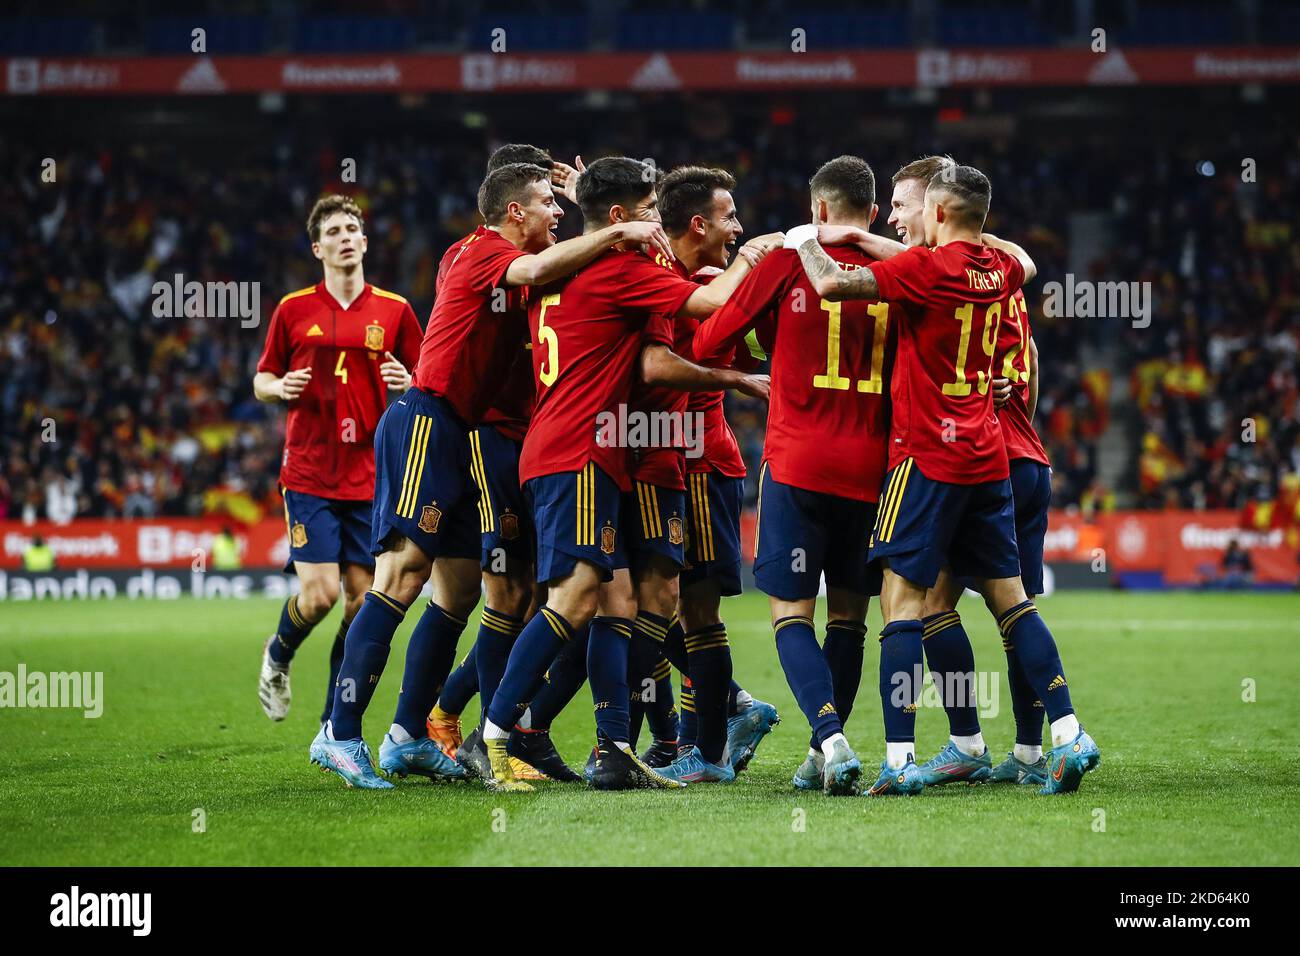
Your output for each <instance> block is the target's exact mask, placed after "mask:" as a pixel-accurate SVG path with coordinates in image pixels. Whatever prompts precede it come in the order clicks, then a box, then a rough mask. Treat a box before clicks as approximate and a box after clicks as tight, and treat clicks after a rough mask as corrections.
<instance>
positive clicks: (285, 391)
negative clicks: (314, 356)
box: [277, 365, 311, 402]
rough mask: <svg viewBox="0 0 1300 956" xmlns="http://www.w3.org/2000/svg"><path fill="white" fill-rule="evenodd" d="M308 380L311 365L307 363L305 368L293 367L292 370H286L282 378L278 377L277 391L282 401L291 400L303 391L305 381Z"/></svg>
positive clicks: (305, 385) (309, 379)
mask: <svg viewBox="0 0 1300 956" xmlns="http://www.w3.org/2000/svg"><path fill="white" fill-rule="evenodd" d="M310 381H311V366H310V365H308V366H306V367H305V368H299V369H294V370H293V371H292V372H287V373H286V374H285V376H284V378H282V379H280V387H279V388H278V389H277V391H278V392H279V394H280V398H281V399H282V400H283V401H286V402H292V401H294V400H295V399H296V398H297V397H298V396H299V395H301V394H302V393H303V390H304V389H305V388H306V387H307V383H308V382H310Z"/></svg>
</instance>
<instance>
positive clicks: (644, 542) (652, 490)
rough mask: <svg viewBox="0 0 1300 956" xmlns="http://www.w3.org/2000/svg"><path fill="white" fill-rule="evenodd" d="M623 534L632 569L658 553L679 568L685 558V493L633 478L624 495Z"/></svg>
mask: <svg viewBox="0 0 1300 956" xmlns="http://www.w3.org/2000/svg"><path fill="white" fill-rule="evenodd" d="M622 519H623V521H622V527H623V533H624V535H625V536H626V544H625V547H626V548H627V556H628V563H629V565H630V566H631V568H632V569H633V570H635V569H636V568H637V567H639V565H640V562H642V561H644V560H645V559H646V557H647V556H649V555H652V554H657V555H660V556H662V557H665V558H667V559H668V560H669V561H671V562H672V563H673V564H675V565H676V566H677V567H678V568H681V566H682V565H683V564H684V563H685V561H686V492H684V491H678V490H677V489H675V488H662V487H660V486H659V485H652V484H649V483H647V482H644V481H633V482H632V490H631V491H629V492H625V493H624V495H623V514H622Z"/></svg>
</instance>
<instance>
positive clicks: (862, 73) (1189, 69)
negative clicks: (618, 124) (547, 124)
mask: <svg viewBox="0 0 1300 956" xmlns="http://www.w3.org/2000/svg"><path fill="white" fill-rule="evenodd" d="M1296 82H1300V48H1296V47H1206V48H1197V47H1179V48H1163V47H1162V48H1137V47H1135V48H1131V49H1118V48H1115V47H1113V46H1112V47H1111V48H1110V49H1109V51H1108V52H1106V53H1093V52H1092V50H1091V49H1088V48H1071V49H1042V48H1036V49H996V50H966V49H953V50H948V49H929V50H871V51H848V50H846V51H843V52H829V53H783V52H767V53H740V52H735V51H725V52H709V53H657V52H648V51H647V52H636V51H628V52H623V53H540V54H530V53H466V54H448V53H436V54H435V53H410V54H394V55H387V54H340V55H322V54H313V55H307V56H284V55H275V56H220V55H211V56H210V55H207V54H198V55H194V56H174V57H165V56H164V57H94V56H87V57H12V58H9V59H0V83H2V84H3V86H2V87H0V89H2V90H3V92H4V93H6V94H9V95H15V96H69V95H73V96H86V95H138V94H155V95H185V96H189V95H199V96H201V95H212V94H222V93H271V92H276V93H296V92H302V93H426V92H429V93H432V92H443V93H446V92H470V93H474V92H484V93H491V92H498V93H500V92H516V93H518V92H549V91H556V90H629V91H633V92H655V91H665V90H669V91H671V90H738V91H743V90H798V89H819V90H820V89H829V88H836V87H839V88H856V89H867V88H876V89H879V88H886V87H913V86H921V87H948V86H1135V85H1142V84H1147V85H1200V84H1242V83H1265V84H1270V83H1296Z"/></svg>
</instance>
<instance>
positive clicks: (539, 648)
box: [479, 606, 573, 730]
mask: <svg viewBox="0 0 1300 956" xmlns="http://www.w3.org/2000/svg"><path fill="white" fill-rule="evenodd" d="M572 639H573V629H572V628H571V627H569V622H568V621H566V620H565V619H564V618H563V617H561V616H560V614H559V613H557V612H556V611H553V610H551V609H550V608H549V607H546V606H543V607H541V608H539V609H538V611H537V613H536V614H535V615H533V619H532V620H531V621H529V622H528V624H527V625H526V626H525V627H524V629H523V631H522V632H521V633H520V635H519V637H518V638H517V639H516V640H515V646H514V647H513V648H512V649H511V651H510V659H509V660H508V661H506V669H505V673H504V674H503V675H502V676H501V681H500V683H499V684H498V686H497V690H496V693H495V694H494V695H493V696H492V704H491V706H490V707H488V708H485V709H484V713H486V714H487V716H488V720H490V721H492V723H494V724H496V725H497V726H498V727H500V728H501V729H502V730H509V729H510V728H511V727H513V726H514V725H515V715H516V714H517V713H518V708H519V705H520V704H522V703H526V702H527V701H530V700H532V699H533V697H534V696H535V695H536V694H537V690H538V688H540V687H541V685H542V675H543V674H545V673H546V669H547V668H548V667H550V666H551V662H552V661H553V660H555V655H556V654H558V653H559V652H560V649H561V648H562V647H563V646H564V644H565V643H566V642H568V641H571V640H572ZM483 656H484V655H483V649H482V648H479V667H480V668H482V666H483ZM482 694H483V689H482V687H480V688H479V695H480V696H482Z"/></svg>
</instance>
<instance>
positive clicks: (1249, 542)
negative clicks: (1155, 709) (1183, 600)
mask: <svg viewBox="0 0 1300 956" xmlns="http://www.w3.org/2000/svg"><path fill="white" fill-rule="evenodd" d="M222 526H223V525H222V522H220V521H217V520H212V519H205V518H166V519H156V520H143V519H141V520H134V521H100V520H94V519H83V520H77V521H74V522H72V523H71V524H66V525H55V524H51V523H49V522H37V523H36V524H33V525H25V524H23V523H21V522H18V521H0V568H3V569H17V568H20V567H21V566H22V555H23V551H24V550H25V549H26V548H27V546H28V544H29V543H30V541H31V539H32V537H33V536H34V535H37V534H39V535H41V536H42V537H43V538H45V540H46V542H47V543H48V544H49V545H50V547H51V548H52V549H53V551H54V554H55V557H56V558H57V560H58V563H59V566H60V567H62V568H65V569H67V568H83V567H84V568H90V569H96V568H103V569H135V568H185V567H193V566H194V565H195V562H196V560H199V559H202V560H204V561H206V560H207V558H206V556H207V555H208V554H209V553H210V550H211V544H212V538H213V536H214V535H215V534H216V533H217V532H218V531H220V530H221V528H222ZM231 530H232V531H233V532H234V534H235V538H236V540H237V541H238V542H239V545H240V553H241V555H242V559H243V564H244V566H245V567H249V568H279V567H282V566H283V565H284V562H285V561H286V560H287V559H288V555H289V547H288V542H287V540H286V537H285V530H284V522H283V521H280V520H278V519H273V518H267V519H265V520H263V521H261V522H259V523H257V524H254V525H238V524H234V525H232V526H231ZM1233 538H1235V539H1236V540H1237V542H1238V543H1239V544H1240V545H1241V547H1243V548H1244V549H1245V550H1246V551H1247V552H1248V553H1249V554H1250V557H1251V561H1252V562H1253V564H1254V570H1255V580H1256V581H1257V582H1259V583H1261V584H1291V583H1294V582H1295V581H1296V580H1297V577H1300V564H1298V563H1297V550H1298V544H1297V540H1296V538H1297V531H1296V529H1290V530H1289V531H1288V530H1287V529H1281V528H1277V529H1268V530H1264V531H1252V530H1246V529H1243V528H1242V526H1241V516H1240V515H1239V514H1238V513H1237V512H1235V511H1164V512H1161V511H1116V512H1112V513H1110V514H1106V515H1103V516H1101V517H1100V518H1098V519H1097V520H1096V521H1093V522H1088V521H1084V520H1083V519H1082V518H1081V517H1080V516H1078V515H1077V514H1071V513H1068V512H1064V511H1053V512H1052V515H1051V519H1050V521H1049V524H1048V532H1047V540H1046V543H1045V548H1044V556H1045V558H1046V560H1047V562H1048V563H1049V564H1051V563H1053V562H1067V561H1068V562H1081V563H1092V562H1094V561H1096V560H1098V559H1099V558H1100V559H1102V560H1104V561H1105V562H1106V567H1107V569H1108V570H1110V571H1112V572H1118V573H1121V574H1122V573H1124V572H1129V571H1145V572H1158V573H1160V574H1162V575H1163V579H1164V582H1165V583H1166V584H1171V585H1183V586H1186V585H1196V584H1200V583H1202V582H1203V581H1204V580H1206V578H1207V577H1213V576H1215V575H1216V574H1218V573H1219V568H1220V563H1221V561H1222V559H1223V553H1224V551H1225V550H1226V548H1227V547H1228V543H1229V542H1230V541H1231V540H1232V539H1233ZM741 541H742V549H743V551H742V553H743V557H744V560H745V562H746V563H749V562H751V561H752V560H753V553H754V552H753V547H754V517H753V514H752V513H746V514H745V515H744V516H743V518H742V520H741Z"/></svg>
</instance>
